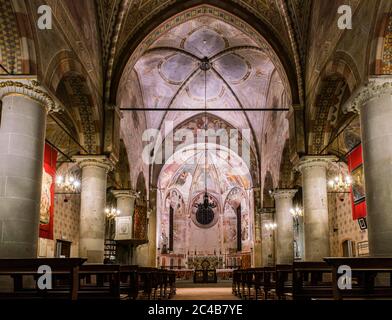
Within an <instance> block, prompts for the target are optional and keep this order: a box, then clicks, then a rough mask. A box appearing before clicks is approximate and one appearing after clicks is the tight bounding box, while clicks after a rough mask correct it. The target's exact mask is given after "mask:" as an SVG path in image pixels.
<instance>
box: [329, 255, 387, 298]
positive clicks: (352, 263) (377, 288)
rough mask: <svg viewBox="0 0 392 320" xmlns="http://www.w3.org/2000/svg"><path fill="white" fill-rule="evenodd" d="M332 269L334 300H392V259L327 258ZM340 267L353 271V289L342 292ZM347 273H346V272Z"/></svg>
mask: <svg viewBox="0 0 392 320" xmlns="http://www.w3.org/2000/svg"><path fill="white" fill-rule="evenodd" d="M324 260H325V261H326V263H327V264H328V265H329V266H330V267H331V268H332V288H333V298H334V299H335V300H342V299H392V257H358V258H325V259H324ZM340 266H348V267H350V269H351V275H352V281H351V284H352V289H351V290H350V289H347V290H341V289H340V288H339V286H338V279H339V277H341V276H342V275H343V272H342V273H341V274H339V273H338V271H339V267H340ZM344 273H345V272H344Z"/></svg>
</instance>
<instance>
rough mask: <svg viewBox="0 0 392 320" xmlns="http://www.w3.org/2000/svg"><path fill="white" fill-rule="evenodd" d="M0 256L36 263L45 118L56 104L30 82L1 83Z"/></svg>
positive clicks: (8, 81)
mask: <svg viewBox="0 0 392 320" xmlns="http://www.w3.org/2000/svg"><path fill="white" fill-rule="evenodd" d="M0 99H1V100H2V107H1V108H0V257H1V258H36V257H37V245H38V236H39V235H38V231H39V215H40V201H41V187H42V171H43V155H44V145H45V129H46V115H47V113H48V112H49V111H56V110H57V105H56V104H55V102H54V101H53V99H52V98H51V97H50V96H49V95H48V94H47V93H46V92H45V91H44V90H43V89H42V88H41V87H39V85H38V83H37V82H36V81H35V80H31V79H30V80H28V79H15V78H14V77H13V78H8V79H5V80H0Z"/></svg>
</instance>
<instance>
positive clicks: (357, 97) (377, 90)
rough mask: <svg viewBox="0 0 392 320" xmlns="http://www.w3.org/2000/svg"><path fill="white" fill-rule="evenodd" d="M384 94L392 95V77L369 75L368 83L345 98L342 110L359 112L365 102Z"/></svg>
mask: <svg viewBox="0 0 392 320" xmlns="http://www.w3.org/2000/svg"><path fill="white" fill-rule="evenodd" d="M385 94H390V95H392V78H391V77H390V76H387V77H385V76H379V77H371V78H370V79H369V82H368V83H366V84H365V85H363V86H362V87H360V88H359V89H358V90H356V91H355V92H354V94H353V95H352V96H351V98H350V99H348V100H347V102H346V103H345V104H344V106H343V112H344V113H347V112H355V113H360V112H361V107H362V106H363V105H364V104H365V103H367V102H368V101H370V100H372V99H376V98H378V97H381V96H382V95H385Z"/></svg>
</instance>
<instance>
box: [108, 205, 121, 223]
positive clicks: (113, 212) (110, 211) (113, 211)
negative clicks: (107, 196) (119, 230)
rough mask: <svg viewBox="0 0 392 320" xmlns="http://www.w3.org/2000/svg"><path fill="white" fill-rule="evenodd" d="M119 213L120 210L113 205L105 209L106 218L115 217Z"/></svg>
mask: <svg viewBox="0 0 392 320" xmlns="http://www.w3.org/2000/svg"><path fill="white" fill-rule="evenodd" d="M120 213H121V211H120V210H118V209H116V208H114V207H111V208H106V209H105V214H106V218H108V219H109V220H111V219H114V218H116V217H117V216H118V215H119V214H120Z"/></svg>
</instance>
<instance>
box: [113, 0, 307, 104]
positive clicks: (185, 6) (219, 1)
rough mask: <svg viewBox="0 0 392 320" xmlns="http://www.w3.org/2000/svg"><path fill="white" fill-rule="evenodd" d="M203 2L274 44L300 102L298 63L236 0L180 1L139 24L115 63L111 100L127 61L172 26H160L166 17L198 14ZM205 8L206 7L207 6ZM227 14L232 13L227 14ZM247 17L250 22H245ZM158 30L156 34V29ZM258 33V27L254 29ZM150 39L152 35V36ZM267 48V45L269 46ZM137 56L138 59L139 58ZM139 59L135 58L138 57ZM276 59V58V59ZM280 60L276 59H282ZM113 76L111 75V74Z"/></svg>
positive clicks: (294, 97)
mask: <svg viewBox="0 0 392 320" xmlns="http://www.w3.org/2000/svg"><path fill="white" fill-rule="evenodd" d="M201 6H209V7H210V8H212V10H211V11H213V10H219V11H221V12H220V13H218V14H217V18H220V19H225V21H227V22H229V23H233V22H234V19H235V18H239V19H241V20H242V21H241V22H239V23H238V25H239V26H241V27H246V24H247V23H249V25H250V26H251V28H253V29H254V30H255V31H256V34H258V35H260V36H262V37H263V38H264V39H265V40H266V41H267V43H268V44H269V46H270V47H271V48H272V50H273V52H274V54H276V55H277V60H278V61H279V64H281V65H282V68H283V69H284V73H285V76H287V82H288V86H289V88H290V91H291V96H292V99H291V100H292V102H293V103H294V104H298V103H299V102H300V99H299V86H298V83H297V74H296V69H295V67H294V66H295V63H294V62H293V59H292V57H291V55H290V53H289V52H288V50H287V49H286V48H285V46H284V45H283V44H282V43H281V42H280V41H279V39H278V37H277V36H276V35H275V33H274V32H273V31H272V30H271V28H270V26H269V25H268V24H267V23H266V22H265V21H263V20H261V19H260V18H258V17H256V16H255V15H254V14H253V13H251V12H249V11H248V10H247V9H246V8H244V7H242V6H241V5H239V4H237V3H234V2H232V1H223V0H190V1H186V2H184V1H176V3H174V4H172V5H170V6H168V7H166V8H165V9H163V10H162V11H161V12H160V14H159V17H157V16H153V17H152V19H150V20H148V21H146V22H145V23H144V24H143V26H142V27H140V28H139V31H138V32H137V33H136V34H135V35H134V36H133V37H130V38H129V39H128V40H127V41H126V44H125V45H124V46H123V48H122V49H121V51H120V53H119V54H118V57H117V59H116V63H115V64H114V65H113V70H112V72H111V74H112V75H113V78H112V79H110V80H109V84H108V90H109V92H108V93H107V96H109V101H111V102H112V103H115V99H116V95H117V88H118V86H119V83H120V80H121V78H122V76H123V74H122V73H123V70H125V67H126V65H127V63H128V62H129V60H130V58H131V57H132V56H133V55H135V54H139V55H140V54H142V52H143V49H141V47H142V45H139V44H142V43H143V42H144V40H146V38H148V36H149V35H153V36H156V35H157V34H159V32H160V31H162V30H166V29H167V28H170V26H169V25H166V26H165V27H163V28H162V30H160V29H157V28H158V27H159V26H161V25H162V24H163V23H164V22H165V21H168V20H169V19H171V18H173V17H174V16H176V15H177V14H180V13H184V12H185V11H187V10H194V12H193V13H192V14H191V13H188V14H187V16H186V17H184V19H190V18H193V17H194V16H195V14H196V15H197V14H200V13H203V11H202V10H198V9H200V8H198V7H201ZM203 9H204V8H203ZM225 13H226V16H227V14H229V15H230V17H225ZM173 20H175V21H174V22H173V23H177V24H178V23H182V22H183V19H180V18H178V17H177V19H173ZM244 21H246V23H244ZM154 30H156V32H154V33H153V34H152V32H153V31H154ZM251 32H253V33H254V31H251ZM148 41H149V42H150V41H151V39H148ZM266 49H267V48H266ZM136 60H137V59H136ZM136 60H135V61H136ZM275 60H276V59H275ZM278 61H275V62H276V63H278ZM109 78H110V77H109Z"/></svg>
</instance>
